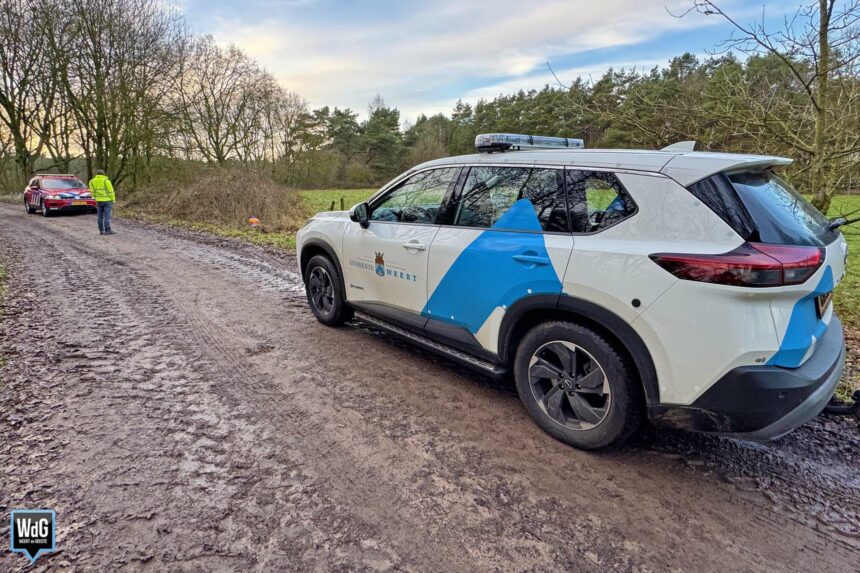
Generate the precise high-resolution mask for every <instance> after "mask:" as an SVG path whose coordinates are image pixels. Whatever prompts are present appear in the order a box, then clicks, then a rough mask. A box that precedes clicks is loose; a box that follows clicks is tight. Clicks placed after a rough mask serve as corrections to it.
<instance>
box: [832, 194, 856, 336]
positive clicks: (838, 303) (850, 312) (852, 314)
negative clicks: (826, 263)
mask: <svg viewBox="0 0 860 573" xmlns="http://www.w3.org/2000/svg"><path fill="white" fill-rule="evenodd" d="M854 211H857V212H856V213H854V214H853V215H850V216H851V217H852V218H853V217H858V216H860V195H839V196H837V197H835V198H834V199H833V204H832V205H831V206H830V212H829V213H828V216H829V217H838V216H846V215H849V214H850V213H852V212H854ZM842 232H843V234H844V235H845V239H846V240H847V241H848V269H847V270H846V273H845V279H844V280H843V281H842V284H841V285H839V288H837V289H836V293H835V294H834V295H833V299H834V305H835V308H836V312H837V313H838V314H839V316H840V317H841V318H842V321H843V322H844V323H845V324H846V325H847V326H849V327H851V328H860V293H858V291H857V287H858V285H860V223H855V224H853V225H848V226H847V227H844V228H843V229H842Z"/></svg>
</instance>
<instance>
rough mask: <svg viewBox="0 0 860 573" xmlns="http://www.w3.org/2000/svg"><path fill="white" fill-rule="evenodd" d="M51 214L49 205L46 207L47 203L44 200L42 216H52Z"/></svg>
mask: <svg viewBox="0 0 860 573" xmlns="http://www.w3.org/2000/svg"><path fill="white" fill-rule="evenodd" d="M51 215H52V213H51V211H50V210H49V209H48V208H47V207H45V203H44V202H43V203H42V216H44V217H50V216H51Z"/></svg>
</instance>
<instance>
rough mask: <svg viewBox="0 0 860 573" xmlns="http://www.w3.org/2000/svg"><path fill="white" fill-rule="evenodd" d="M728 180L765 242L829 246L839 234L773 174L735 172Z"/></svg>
mask: <svg viewBox="0 0 860 573" xmlns="http://www.w3.org/2000/svg"><path fill="white" fill-rule="evenodd" d="M729 180H730V181H731V182H732V185H733V186H734V188H735V190H736V191H737V193H738V195H739V196H740V198H741V200H742V201H743V203H744V205H745V206H746V208H747V210H748V211H749V212H750V215H752V217H753V219H754V220H755V224H756V227H757V228H758V233H759V238H760V240H761V241H762V242H764V243H778V244H784V245H827V244H829V243H830V242H832V241H833V239H834V238H835V237H836V235H837V234H838V232H837V231H834V230H832V229H831V228H830V221H829V220H828V219H827V217H825V216H824V215H822V214H821V212H820V211H819V210H818V209H816V208H815V207H813V206H812V205H811V204H810V203H809V201H807V200H806V199H805V198H804V197H803V195H801V194H800V193H798V192H797V191H795V189H794V188H793V187H792V186H791V184H789V183H788V182H786V181H784V180H783V179H781V178H780V177H779V176H777V175H776V174H775V173H773V172H771V171H751V172H744V173H732V174H730V175H729Z"/></svg>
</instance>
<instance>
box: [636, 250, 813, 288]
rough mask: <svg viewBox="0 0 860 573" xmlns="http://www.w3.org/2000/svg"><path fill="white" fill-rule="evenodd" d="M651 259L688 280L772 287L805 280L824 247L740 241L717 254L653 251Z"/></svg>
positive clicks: (810, 274)
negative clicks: (736, 245) (735, 245)
mask: <svg viewBox="0 0 860 573" xmlns="http://www.w3.org/2000/svg"><path fill="white" fill-rule="evenodd" d="M650 257H651V260H652V261H654V262H655V263H657V264H658V265H660V266H661V267H663V268H664V269H666V270H667V271H669V272H670V273H672V274H673V275H675V276H676V277H678V278H679V279H684V280H688V281H699V282H705V283H716V284H723V285H732V286H744V287H775V286H785V285H796V284H801V283H803V282H806V280H807V279H809V277H811V276H812V275H814V274H815V271H817V270H818V267H820V266H821V264H822V263H823V262H824V249H820V248H818V247H795V246H786V245H766V244H763V243H744V244H743V245H741V246H740V247H738V248H737V249H734V250H732V251H729V252H728V253H722V254H718V255H686V254H680V253H657V254H654V255H650Z"/></svg>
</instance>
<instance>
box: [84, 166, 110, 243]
mask: <svg viewBox="0 0 860 573" xmlns="http://www.w3.org/2000/svg"><path fill="white" fill-rule="evenodd" d="M90 193H92V194H93V199H95V200H96V209H97V210H98V221H99V234H100V235H113V234H114V232H113V230H111V228H110V213H111V211H112V210H113V204H114V201H116V195H115V194H114V192H113V184H111V182H110V179H108V177H107V175H105V172H104V170H103V169H98V170H96V176H95V177H93V178H92V179H90Z"/></svg>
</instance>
